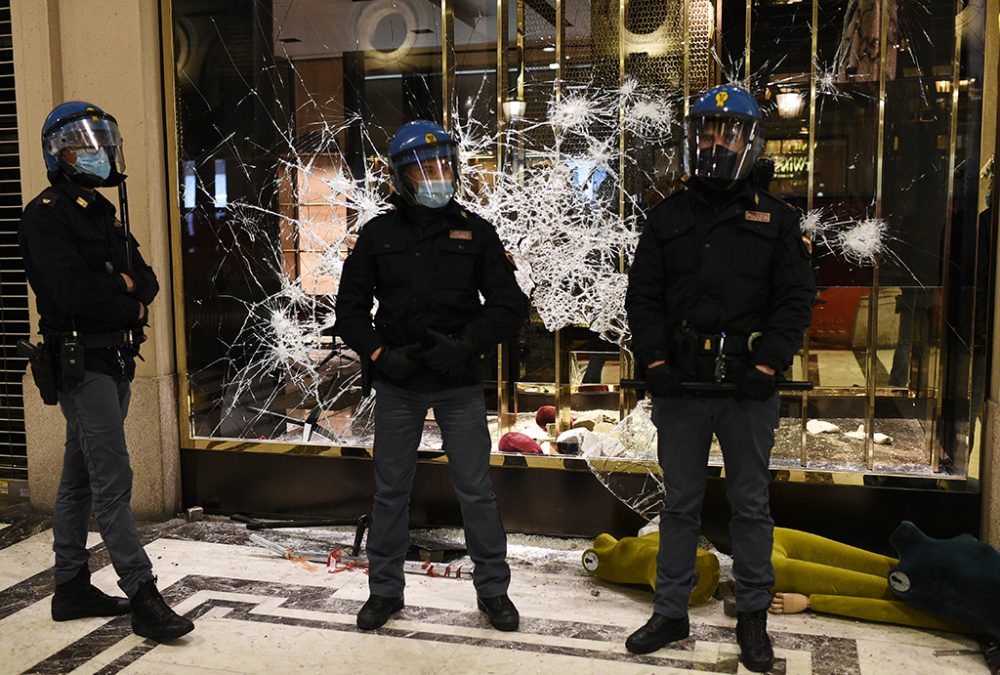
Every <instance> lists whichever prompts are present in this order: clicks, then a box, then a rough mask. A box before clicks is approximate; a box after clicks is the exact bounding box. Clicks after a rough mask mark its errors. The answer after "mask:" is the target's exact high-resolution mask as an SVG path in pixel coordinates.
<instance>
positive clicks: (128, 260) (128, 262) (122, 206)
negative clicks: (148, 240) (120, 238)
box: [118, 181, 135, 280]
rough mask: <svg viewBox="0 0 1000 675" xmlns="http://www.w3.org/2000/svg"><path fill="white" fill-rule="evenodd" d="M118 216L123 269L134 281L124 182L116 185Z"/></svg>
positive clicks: (130, 231) (126, 191) (130, 234)
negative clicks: (122, 241)
mask: <svg viewBox="0 0 1000 675" xmlns="http://www.w3.org/2000/svg"><path fill="white" fill-rule="evenodd" d="M118 216H119V218H120V219H121V221H122V228H123V229H124V230H125V267H126V268H128V269H127V271H128V275H129V276H130V277H132V278H133V280H134V279H135V276H134V274H133V272H132V246H131V243H132V242H131V241H130V240H131V238H132V230H131V228H130V227H129V222H128V188H126V187H125V181H122V182H121V183H119V184H118Z"/></svg>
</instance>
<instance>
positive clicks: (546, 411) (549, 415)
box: [535, 405, 556, 429]
mask: <svg viewBox="0 0 1000 675" xmlns="http://www.w3.org/2000/svg"><path fill="white" fill-rule="evenodd" d="M555 421H556V407H555V406H554V405H543V406H542V407H541V408H539V409H538V410H537V411H536V412H535V424H537V425H538V426H540V427H541V428H542V429H545V428H547V425H549V424H552V423H553V422H555Z"/></svg>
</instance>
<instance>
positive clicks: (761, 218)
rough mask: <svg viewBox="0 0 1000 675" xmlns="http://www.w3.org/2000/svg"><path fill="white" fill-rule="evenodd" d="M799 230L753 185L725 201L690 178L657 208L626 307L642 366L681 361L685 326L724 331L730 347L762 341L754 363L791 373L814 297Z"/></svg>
mask: <svg viewBox="0 0 1000 675" xmlns="http://www.w3.org/2000/svg"><path fill="white" fill-rule="evenodd" d="M799 223H800V213H799V212H798V211H797V210H796V209H795V208H794V207H792V206H790V205H789V204H787V203H786V202H783V201H782V200H780V199H778V198H776V197H773V196H771V195H769V194H767V193H766V192H763V191H761V190H758V189H756V188H755V187H754V184H753V182H752V181H751V180H745V181H743V182H742V183H741V184H740V185H738V187H736V188H734V189H733V190H730V191H726V192H718V191H713V190H711V189H709V188H708V187H707V186H705V185H704V184H702V183H700V182H699V181H698V180H697V179H692V180H691V181H690V182H689V183H688V184H687V185H686V186H685V187H684V188H683V189H681V190H679V191H678V192H676V193H674V194H673V195H671V196H670V197H668V198H667V199H665V200H663V201H662V202H661V203H660V204H658V205H657V206H656V207H655V208H654V209H653V210H652V211H651V212H650V214H649V217H648V220H647V223H646V226H645V229H644V231H643V233H642V235H641V237H640V239H639V244H638V246H637V248H636V252H635V260H634V262H633V264H632V267H631V269H630V271H629V284H628V291H627V294H626V298H625V307H626V310H627V312H628V320H629V327H630V328H631V331H632V345H633V351H634V353H635V355H636V358H637V359H638V360H639V362H640V364H641V365H642V366H648V365H649V364H650V363H652V362H654V361H657V360H661V359H662V360H666V361H667V362H668V363H670V362H671V361H672V360H675V359H676V357H677V354H676V351H675V347H676V345H677V337H676V336H677V335H678V331H679V330H680V329H681V327H682V326H687V327H688V329H690V330H691V331H694V332H696V333H700V334H706V335H717V334H719V333H721V332H723V331H724V332H725V333H726V335H727V337H729V339H730V340H744V341H745V340H746V339H747V338H748V337H749V336H750V335H752V334H753V333H757V332H760V333H762V335H761V337H760V338H759V339H757V340H755V341H754V349H753V352H752V354H750V356H749V360H750V361H751V362H752V363H754V364H764V365H768V366H770V367H771V368H774V369H775V370H776V371H778V372H782V371H784V370H785V369H786V368H787V367H788V366H789V365H790V364H791V362H792V358H793V357H794V355H795V353H796V352H797V351H798V349H799V348H800V347H801V344H802V337H803V334H804V332H805V330H806V328H807V327H808V326H809V323H810V320H811V316H812V306H813V300H814V298H815V295H816V287H815V282H814V280H813V273H812V266H811V256H810V254H809V251H808V250H807V249H806V246H805V244H804V243H803V241H802V234H801V231H800V224H799ZM672 365H676V363H675V364H672ZM681 370H685V368H681ZM689 374H693V375H696V376H699V377H701V375H703V374H702V373H689Z"/></svg>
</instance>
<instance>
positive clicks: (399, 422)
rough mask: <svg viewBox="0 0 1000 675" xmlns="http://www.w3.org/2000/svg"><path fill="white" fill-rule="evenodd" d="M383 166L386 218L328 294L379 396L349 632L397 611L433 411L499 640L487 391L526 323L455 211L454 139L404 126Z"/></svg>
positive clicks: (511, 624) (506, 277) (499, 540)
mask: <svg viewBox="0 0 1000 675" xmlns="http://www.w3.org/2000/svg"><path fill="white" fill-rule="evenodd" d="M389 163H390V167H391V170H392V180H393V187H394V194H393V195H392V196H391V197H390V202H391V204H392V206H393V210H392V211H391V212H390V213H386V214H384V215H381V216H379V217H377V218H375V219H373V220H372V221H371V222H369V223H368V224H366V225H365V226H364V229H362V231H361V233H360V234H359V236H358V239H357V243H356V245H355V247H354V249H353V251H352V252H351V254H350V256H349V257H348V258H347V261H346V262H345V263H344V269H343V274H342V275H341V279H340V288H339V292H338V294H337V325H336V332H337V334H338V335H340V336H341V338H342V339H343V340H344V342H345V343H346V344H347V345H348V346H349V347H350V348H351V349H353V350H354V351H355V352H357V354H358V355H359V356H360V357H361V359H362V363H363V376H364V381H365V386H366V387H367V385H368V383H369V382H372V386H373V387H374V389H375V393H376V399H375V448H374V465H375V504H374V507H373V509H372V521H371V529H370V530H369V532H368V543H367V554H368V561H369V580H368V585H369V591H370V595H369V598H368V601H367V602H366V603H365V604H364V606H363V607H362V608H361V611H360V612H359V613H358V617H357V622H358V626H359V627H360V628H362V629H365V630H371V629H374V628H378V627H379V626H381V625H383V624H384V623H385V622H386V621H388V620H389V618H390V617H391V616H392V615H393V614H394V613H396V612H397V611H399V610H400V609H402V607H403V587H404V579H403V561H404V559H405V556H406V551H407V549H408V547H409V532H408V513H409V500H410V492H411V489H412V486H413V477H414V473H415V470H416V461H417V446H418V444H419V442H420V437H421V433H422V431H423V428H424V420H425V419H426V417H427V411H428V409H433V410H434V419H435V420H436V422H437V424H438V425H439V427H440V429H441V435H442V438H443V448H444V452H445V453H446V454H447V456H448V468H449V472H450V475H451V480H452V484H453V485H454V487H455V493H456V495H457V496H458V499H459V502H460V505H461V509H462V519H463V521H464V526H465V533H466V544H467V546H468V549H469V555H470V556H471V557H472V560H473V562H474V563H475V566H476V571H475V576H474V577H473V583H474V584H475V587H476V593H477V595H478V606H479V609H480V610H481V611H483V612H484V613H485V614H486V615H487V617H488V618H489V621H490V623H491V624H492V625H493V627H494V628H497V629H498V630H516V629H517V627H518V622H519V616H518V612H517V609H516V608H515V607H514V604H513V603H512V602H511V601H510V598H509V597H508V596H507V589H508V586H509V584H510V568H509V567H508V565H507V562H506V551H507V539H506V534H505V533H504V529H503V524H502V523H501V521H500V514H499V512H498V510H497V505H496V499H495V497H494V495H493V488H492V485H491V482H490V476H489V453H490V445H491V443H490V437H489V432H488V429H487V425H486V408H485V402H484V396H483V386H482V380H483V378H484V376H485V374H486V371H487V370H488V368H487V363H488V360H489V359H490V357H491V355H493V354H494V349H495V347H496V345H497V343H498V342H500V341H503V340H506V339H508V338H510V337H513V336H514V335H515V334H516V333H517V330H518V328H519V327H520V325H521V323H522V322H523V321H524V320H525V319H526V318H527V312H528V303H527V298H526V297H525V295H524V294H523V293H522V292H521V290H520V288H519V287H518V285H517V281H516V279H515V277H514V266H513V264H512V263H511V262H510V261H509V260H508V258H507V256H506V255H505V252H504V249H503V246H502V244H501V243H500V239H499V237H497V234H496V231H495V230H494V228H493V227H492V226H491V225H490V224H489V223H487V222H486V221H484V220H483V219H481V218H479V217H478V216H476V215H475V214H473V213H471V212H469V211H468V210H466V209H465V208H463V207H462V206H461V205H459V204H458V203H456V202H455V200H454V199H453V197H454V195H455V191H456V189H457V186H458V157H457V147H456V143H455V141H454V139H453V138H452V136H451V134H449V133H448V132H447V131H445V129H443V128H442V127H441V126H440V125H438V124H435V123H433V122H427V121H422V120H418V121H415V122H410V123H408V124H405V125H403V126H402V127H401V128H400V129H399V130H398V131H397V132H396V134H395V135H394V136H393V138H392V140H391V141H390V144H389ZM480 296H482V298H483V301H480ZM375 299H377V300H378V311H377V313H376V314H375V317H374V322H373V319H372V315H371V310H372V307H373V301H374V300H375Z"/></svg>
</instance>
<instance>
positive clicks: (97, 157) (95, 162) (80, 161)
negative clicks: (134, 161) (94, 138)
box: [73, 148, 111, 181]
mask: <svg viewBox="0 0 1000 675" xmlns="http://www.w3.org/2000/svg"><path fill="white" fill-rule="evenodd" d="M73 167H74V168H75V169H76V170H77V171H79V172H80V173H86V174H90V175H91V176H97V177H98V178H100V179H101V180H102V181H103V180H105V179H107V177H108V176H110V175H111V160H110V159H109V158H108V151H107V150H105V149H104V148H100V149H99V150H98V151H97V152H94V153H83V152H80V153H77V155H76V163H75V164H74V165H73Z"/></svg>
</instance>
